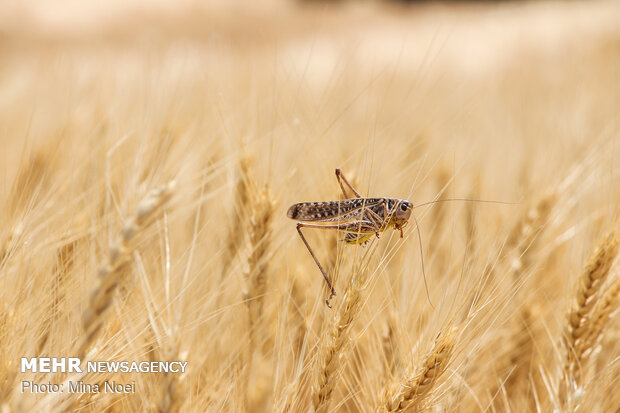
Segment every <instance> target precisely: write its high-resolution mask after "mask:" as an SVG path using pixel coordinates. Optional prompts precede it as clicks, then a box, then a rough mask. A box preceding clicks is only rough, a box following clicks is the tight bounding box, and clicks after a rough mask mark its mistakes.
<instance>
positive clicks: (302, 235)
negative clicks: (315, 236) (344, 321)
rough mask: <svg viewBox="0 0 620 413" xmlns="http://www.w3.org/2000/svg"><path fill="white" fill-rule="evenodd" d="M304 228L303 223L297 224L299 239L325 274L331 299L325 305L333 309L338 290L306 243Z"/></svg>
mask: <svg viewBox="0 0 620 413" xmlns="http://www.w3.org/2000/svg"><path fill="white" fill-rule="evenodd" d="M303 227H304V224H302V223H301V222H300V223H298V224H297V232H298V233H299V237H300V238H301V240H302V241H303V242H304V244H305V245H306V248H307V249H308V252H310V255H312V258H313V259H314V262H315V263H316V265H317V266H318V267H319V270H321V274H323V278H324V279H325V282H326V283H327V286H328V287H329V298H328V299H327V300H325V304H327V306H328V307H329V308H332V306H331V303H330V301H331V299H332V297H333V296H335V295H336V290H335V289H334V287H333V286H332V283H331V281H329V277H328V276H327V273H326V272H325V270H324V269H323V266H322V265H321V263H320V262H319V260H318V259H317V258H316V255H314V252H313V251H312V248H310V244H308V241H306V237H304V234H303V233H302V232H301V229H302V228H303Z"/></svg>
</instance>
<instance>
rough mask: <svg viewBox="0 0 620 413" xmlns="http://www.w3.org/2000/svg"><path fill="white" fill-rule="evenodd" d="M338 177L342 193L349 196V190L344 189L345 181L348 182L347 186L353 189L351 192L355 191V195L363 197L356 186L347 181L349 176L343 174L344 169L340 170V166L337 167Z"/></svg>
mask: <svg viewBox="0 0 620 413" xmlns="http://www.w3.org/2000/svg"><path fill="white" fill-rule="evenodd" d="M336 179H338V184H339V185H340V189H342V193H343V194H344V197H345V198H348V197H349V196H348V195H347V191H345V190H344V186H343V185H342V181H344V183H345V184H347V187H348V188H349V189H350V190H351V192H353V193H354V194H355V196H356V197H357V198H361V197H362V196H361V195H360V193H359V192H357V191H356V190H355V188H353V186H352V185H351V184H350V183H349V181H347V178H345V177H344V175H343V174H342V171H341V170H340V168H336Z"/></svg>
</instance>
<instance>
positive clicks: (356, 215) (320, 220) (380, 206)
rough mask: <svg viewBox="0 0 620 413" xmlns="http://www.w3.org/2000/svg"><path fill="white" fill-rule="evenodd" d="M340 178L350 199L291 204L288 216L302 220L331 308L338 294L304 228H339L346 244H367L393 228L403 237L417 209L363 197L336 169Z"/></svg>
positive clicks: (398, 201)
mask: <svg viewBox="0 0 620 413" xmlns="http://www.w3.org/2000/svg"><path fill="white" fill-rule="evenodd" d="M336 178H337V179H338V184H339V185H340V189H342V193H343V194H344V197H345V198H347V199H345V200H342V201H327V202H301V203H298V204H293V205H291V206H290V207H289V209H288V211H287V213H286V215H287V216H288V217H289V218H291V219H294V220H296V221H301V222H298V223H297V232H298V233H299V236H300V237H301V240H302V241H303V243H304V244H305V245H306V248H307V249H308V251H309V252H310V255H312V258H313V259H314V262H316V265H317V266H318V267H319V270H321V274H323V278H324V279H325V282H326V283H327V286H328V287H329V290H330V296H329V298H328V299H327V300H325V303H326V304H327V306H328V307H331V305H330V300H331V299H332V297H333V296H335V295H336V290H335V289H334V287H333V285H332V283H331V281H330V280H329V277H328V276H327V273H326V272H325V270H324V269H323V266H322V265H321V263H320V262H319V260H318V259H317V257H316V255H314V252H313V251H312V248H310V244H308V241H307V240H306V237H304V234H303V233H302V231H301V229H302V228H315V229H330V230H334V229H335V230H338V231H341V232H344V233H345V235H344V242H345V243H347V244H365V243H366V242H368V241H369V240H370V238H372V236H373V235H375V236H376V237H377V238H379V234H380V233H381V232H383V231H385V230H387V229H389V228H393V229H394V230H397V231H400V237H401V238H402V237H403V227H404V226H405V225H407V223H408V222H409V218H410V217H411V215H412V210H413V203H411V202H410V201H408V200H406V199H399V198H364V197H362V196H361V195H360V194H359V192H357V191H356V190H355V188H353V186H352V185H351V184H350V183H349V181H348V180H347V178H345V176H344V175H343V174H342V172H341V171H340V169H336ZM343 182H344V184H345V185H346V186H347V187H348V188H349V189H350V190H351V192H353V194H354V195H355V197H354V198H348V194H347V191H346V190H345V187H344V185H343ZM414 219H415V216H414Z"/></svg>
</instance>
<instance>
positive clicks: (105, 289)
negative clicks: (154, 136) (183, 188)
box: [78, 182, 175, 358]
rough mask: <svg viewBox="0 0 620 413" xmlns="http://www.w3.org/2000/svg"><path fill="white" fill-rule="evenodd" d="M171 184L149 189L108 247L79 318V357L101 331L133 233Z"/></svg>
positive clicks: (159, 203)
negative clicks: (81, 335) (80, 330)
mask: <svg viewBox="0 0 620 413" xmlns="http://www.w3.org/2000/svg"><path fill="white" fill-rule="evenodd" d="M174 186H175V185H174V182H171V183H168V184H166V185H162V186H160V187H159V188H156V189H155V190H153V191H152V192H150V193H149V194H148V195H147V196H146V197H145V198H144V199H143V200H142V201H141V202H140V203H139V204H138V208H137V209H136V212H135V214H134V216H132V217H131V218H129V219H128V220H127V222H126V223H125V225H123V228H122V230H121V233H120V235H119V237H118V239H117V241H116V242H115V243H114V244H112V245H111V246H110V250H109V254H108V259H107V262H106V263H105V264H104V265H102V266H101V267H100V268H99V274H98V285H97V286H96V287H95V289H94V290H93V292H92V294H91V299H90V305H89V307H88V309H87V310H86V311H85V313H84V315H83V318H82V326H83V328H84V336H83V337H82V340H81V341H80V344H79V349H78V355H79V357H80V358H82V357H84V356H85V355H86V352H87V350H88V349H89V347H90V346H91V344H92V343H93V342H94V341H95V340H96V338H97V336H98V335H99V333H100V332H101V327H102V326H103V322H104V321H105V317H104V315H105V312H106V310H107V309H108V307H109V306H110V304H111V303H112V298H113V296H114V292H115V291H116V288H117V286H118V284H119V281H120V279H121V275H122V270H123V268H124V266H125V265H126V264H127V262H128V257H130V256H131V249H132V246H131V243H132V241H133V240H134V239H135V237H136V234H138V232H139V231H140V230H143V229H144V228H145V227H146V226H147V224H148V223H149V221H150V220H151V218H152V217H153V215H155V212H156V211H158V210H159V208H160V207H161V206H162V205H164V203H165V202H166V201H168V199H170V197H171V196H172V192H173V189H174Z"/></svg>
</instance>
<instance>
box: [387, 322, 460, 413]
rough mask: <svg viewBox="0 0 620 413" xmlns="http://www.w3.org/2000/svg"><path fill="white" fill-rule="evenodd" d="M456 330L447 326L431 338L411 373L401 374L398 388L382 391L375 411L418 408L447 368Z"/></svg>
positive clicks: (401, 410)
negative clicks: (435, 337) (431, 342)
mask: <svg viewBox="0 0 620 413" xmlns="http://www.w3.org/2000/svg"><path fill="white" fill-rule="evenodd" d="M456 332H457V330H456V328H455V327H454V326H452V327H448V328H447V329H446V330H445V331H444V332H443V333H441V334H440V335H439V336H438V337H437V339H436V340H435V345H434V346H433V349H432V350H431V351H430V353H428V354H427V355H426V357H424V359H422V361H421V363H420V365H419V367H417V368H416V369H414V373H413V375H411V376H410V377H409V378H405V379H404V380H403V381H402V382H401V384H400V386H399V388H398V390H396V391H394V392H391V391H390V390H389V389H388V390H387V391H386V396H385V400H384V403H383V404H382V406H380V407H379V409H377V411H378V412H404V411H416V410H419V409H421V408H422V407H423V406H424V404H425V402H426V400H427V399H428V397H429V396H430V395H431V393H432V391H433V389H435V388H436V385H437V384H438V383H439V380H440V378H441V376H442V375H443V373H444V372H445V371H446V369H447V368H448V364H449V362H450V358H451V357H452V354H453V352H454V347H455V344H456V336H457V334H456Z"/></svg>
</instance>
